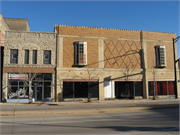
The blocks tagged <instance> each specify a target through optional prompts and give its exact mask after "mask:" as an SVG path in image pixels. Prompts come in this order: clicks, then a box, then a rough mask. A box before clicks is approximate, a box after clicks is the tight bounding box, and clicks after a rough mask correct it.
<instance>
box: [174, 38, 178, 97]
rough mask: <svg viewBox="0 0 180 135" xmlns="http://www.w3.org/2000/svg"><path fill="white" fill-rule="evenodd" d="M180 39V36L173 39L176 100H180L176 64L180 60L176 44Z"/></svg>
mask: <svg viewBox="0 0 180 135" xmlns="http://www.w3.org/2000/svg"><path fill="white" fill-rule="evenodd" d="M179 38H180V36H178V37H176V38H173V48H174V77H175V81H174V93H175V98H178V95H177V93H178V92H177V76H176V62H177V61H178V60H176V50H175V43H176V42H177V41H178V39H179Z"/></svg>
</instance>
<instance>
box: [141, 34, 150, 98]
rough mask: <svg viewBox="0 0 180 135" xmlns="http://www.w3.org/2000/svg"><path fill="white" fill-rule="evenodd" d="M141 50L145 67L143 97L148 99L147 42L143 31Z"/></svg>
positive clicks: (143, 66)
mask: <svg viewBox="0 0 180 135" xmlns="http://www.w3.org/2000/svg"><path fill="white" fill-rule="evenodd" d="M141 51H142V54H141V56H142V59H141V60H142V68H143V98H144V99H148V98H149V93H148V77H147V49H146V42H145V41H144V40H143V31H141Z"/></svg>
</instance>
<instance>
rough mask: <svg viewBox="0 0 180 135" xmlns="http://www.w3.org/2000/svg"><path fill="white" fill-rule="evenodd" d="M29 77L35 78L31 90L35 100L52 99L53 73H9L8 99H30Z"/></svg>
mask: <svg viewBox="0 0 180 135" xmlns="http://www.w3.org/2000/svg"><path fill="white" fill-rule="evenodd" d="M29 79H33V80H32V83H31V90H33V95H32V98H34V99H35V101H51V99H52V94H51V93H52V74H48V73H47V74H36V76H33V74H31V75H30V76H29V74H15V73H14V74H9V79H8V91H7V96H8V99H9V100H10V99H29Z"/></svg>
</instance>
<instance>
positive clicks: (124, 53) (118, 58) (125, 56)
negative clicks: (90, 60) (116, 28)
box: [104, 40, 141, 69]
mask: <svg viewBox="0 0 180 135" xmlns="http://www.w3.org/2000/svg"><path fill="white" fill-rule="evenodd" d="M140 50H141V43H140V42H137V41H136V42H135V41H121V40H119V41H118V40H104V67H105V68H133V69H134V68H141V59H140Z"/></svg>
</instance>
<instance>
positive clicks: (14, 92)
mask: <svg viewBox="0 0 180 135" xmlns="http://www.w3.org/2000/svg"><path fill="white" fill-rule="evenodd" d="M27 80H28V74H15V73H14V74H9V78H8V91H7V98H8V99H29V86H28V81H27Z"/></svg>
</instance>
